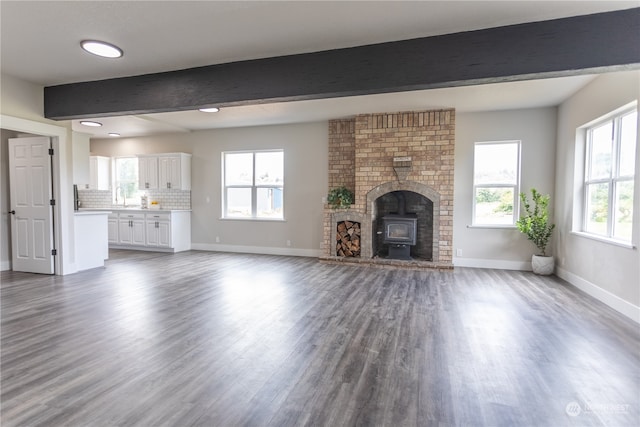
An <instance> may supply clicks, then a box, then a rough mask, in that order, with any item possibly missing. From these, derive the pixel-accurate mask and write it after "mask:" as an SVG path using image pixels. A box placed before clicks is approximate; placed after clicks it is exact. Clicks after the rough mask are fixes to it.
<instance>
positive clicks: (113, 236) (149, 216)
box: [109, 209, 191, 252]
mask: <svg viewBox="0 0 640 427" xmlns="http://www.w3.org/2000/svg"><path fill="white" fill-rule="evenodd" d="M113 215H116V217H114V216H113ZM112 221H113V223H112ZM112 227H113V230H112ZM109 247H111V248H121V249H135V250H142V251H144V250H146V251H160V252H181V251H188V250H189V249H191V211H150V210H147V209H135V210H134V209H120V210H113V214H112V216H111V217H110V218H109Z"/></svg>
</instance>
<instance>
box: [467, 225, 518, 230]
mask: <svg viewBox="0 0 640 427" xmlns="http://www.w3.org/2000/svg"><path fill="white" fill-rule="evenodd" d="M467 228H497V229H507V230H517V228H516V226H515V225H512V224H471V225H467Z"/></svg>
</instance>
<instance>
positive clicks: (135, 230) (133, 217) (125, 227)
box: [118, 214, 145, 245]
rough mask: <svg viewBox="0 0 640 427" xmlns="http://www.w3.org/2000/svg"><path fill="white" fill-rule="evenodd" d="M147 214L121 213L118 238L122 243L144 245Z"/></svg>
mask: <svg viewBox="0 0 640 427" xmlns="http://www.w3.org/2000/svg"><path fill="white" fill-rule="evenodd" d="M144 216H145V214H120V216H119V218H118V238H119V243H120V244H121V245H144V244H145V235H144V224H145V222H144Z"/></svg>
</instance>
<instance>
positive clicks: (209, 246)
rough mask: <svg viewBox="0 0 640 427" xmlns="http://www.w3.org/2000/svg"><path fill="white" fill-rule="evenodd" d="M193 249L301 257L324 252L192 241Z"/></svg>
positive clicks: (317, 255)
mask: <svg viewBox="0 0 640 427" xmlns="http://www.w3.org/2000/svg"><path fill="white" fill-rule="evenodd" d="M191 249H193V250H196V251H212V252H234V253H240V254H263V255H285V256H301V257H312V258H319V257H320V255H321V254H322V251H321V250H320V249H300V248H274V247H267V246H240V245H221V244H216V243H191Z"/></svg>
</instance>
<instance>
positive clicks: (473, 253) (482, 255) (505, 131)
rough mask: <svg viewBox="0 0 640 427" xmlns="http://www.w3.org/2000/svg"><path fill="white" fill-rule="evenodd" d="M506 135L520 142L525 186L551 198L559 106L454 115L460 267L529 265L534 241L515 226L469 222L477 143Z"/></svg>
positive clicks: (523, 188) (457, 260)
mask: <svg viewBox="0 0 640 427" xmlns="http://www.w3.org/2000/svg"><path fill="white" fill-rule="evenodd" d="M506 140H520V141H522V146H521V147H522V153H521V159H522V166H521V191H525V192H529V190H530V188H531V187H535V188H536V189H538V190H539V191H541V192H542V193H544V194H550V195H551V198H552V200H553V193H554V175H555V161H554V154H555V140H556V108H537V109H526V110H512V111H493V112H482V113H458V114H456V150H455V155H456V159H455V178H454V179H455V181H454V214H453V245H454V251H453V254H454V258H453V263H454V265H456V266H468V267H485V268H505V269H518V270H521V269H529V270H530V269H531V255H532V254H533V253H534V252H535V245H533V243H531V242H529V241H528V240H527V239H526V237H524V235H522V233H520V232H519V231H518V230H517V229H516V228H515V227H514V228H477V227H470V225H471V220H472V209H473V205H472V202H473V149H474V144H475V143H476V142H485V141H506ZM552 203H553V202H552ZM551 209H553V205H552V206H551ZM458 249H460V250H462V256H461V257H460V256H456V254H457V250H458ZM549 249H551V248H549Z"/></svg>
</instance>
